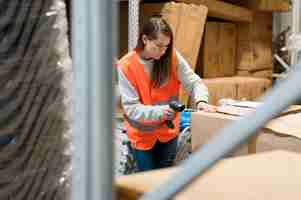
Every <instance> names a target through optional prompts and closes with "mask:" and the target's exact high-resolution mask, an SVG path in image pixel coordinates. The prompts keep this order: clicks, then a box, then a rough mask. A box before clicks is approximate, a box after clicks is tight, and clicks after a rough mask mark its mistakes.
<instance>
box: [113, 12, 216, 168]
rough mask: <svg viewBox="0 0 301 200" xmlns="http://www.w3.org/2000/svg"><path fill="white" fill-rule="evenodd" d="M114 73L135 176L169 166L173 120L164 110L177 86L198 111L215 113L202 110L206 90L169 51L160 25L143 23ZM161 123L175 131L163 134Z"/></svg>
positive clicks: (166, 29)
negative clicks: (137, 35)
mask: <svg viewBox="0 0 301 200" xmlns="http://www.w3.org/2000/svg"><path fill="white" fill-rule="evenodd" d="M118 72H119V73H118V74H119V90H120V94H121V101H122V107H123V109H124V112H125V127H126V129H127V134H128V137H129V140H130V142H131V147H132V149H133V155H134V159H135V160H136V163H137V165H138V166H137V167H138V170H139V171H146V170H151V169H157V168H162V167H168V166H171V165H172V163H173V160H174V158H175V155H176V146H177V135H178V133H179V114H178V113H175V112H174V111H173V110H172V109H171V108H169V106H168V104H169V102H170V101H171V100H177V99H178V96H179V88H180V84H182V85H183V86H184V88H185V90H186V91H187V92H188V93H189V94H191V96H192V98H193V100H194V103H195V105H196V107H197V108H198V109H200V110H204V111H208V112H215V111H216V107H215V106H212V105H209V104H207V102H208V90H207V87H206V86H205V85H204V84H203V83H202V80H201V79H200V78H199V76H198V75H196V74H195V73H194V72H193V71H192V70H191V68H190V66H189V64H188V63H187V62H186V61H185V60H184V58H183V57H182V56H181V55H180V54H179V53H178V52H177V51H176V50H175V49H174V48H173V34H172V31H171V28H170V26H169V25H168V24H167V23H166V21H165V20H164V19H162V18H159V17H153V18H151V19H149V21H148V22H147V23H146V24H145V25H144V26H143V28H142V31H141V33H140V35H139V39H138V43H137V47H136V48H135V49H134V50H133V51H131V52H129V53H128V54H126V55H125V56H124V57H122V58H121V59H120V60H119V62H118ZM167 120H172V121H173V123H174V125H175V128H173V129H171V128H168V127H167V126H166V121H167Z"/></svg>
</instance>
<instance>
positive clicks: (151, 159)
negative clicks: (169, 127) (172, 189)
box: [132, 137, 178, 172]
mask: <svg viewBox="0 0 301 200" xmlns="http://www.w3.org/2000/svg"><path fill="white" fill-rule="evenodd" d="M177 142H178V137H176V138H174V139H172V140H171V141H169V142H167V143H161V142H159V141H157V142H156V144H155V146H154V147H153V148H152V149H151V150H146V151H144V150H138V149H134V148H133V149H132V151H133V155H134V159H135V161H136V164H137V167H138V170H139V171H140V172H141V171H148V170H152V169H159V168H164V167H170V166H172V165H173V163H174V159H175V157H176V150H177Z"/></svg>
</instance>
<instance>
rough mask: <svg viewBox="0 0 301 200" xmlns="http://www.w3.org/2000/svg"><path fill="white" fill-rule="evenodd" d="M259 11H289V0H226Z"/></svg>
mask: <svg viewBox="0 0 301 200" xmlns="http://www.w3.org/2000/svg"><path fill="white" fill-rule="evenodd" d="M224 1H226V2H231V3H234V4H236V5H239V6H245V7H248V8H250V9H253V10H257V11H273V12H288V11H289V0H244V1H242V0H224Z"/></svg>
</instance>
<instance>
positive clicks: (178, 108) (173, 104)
mask: <svg viewBox="0 0 301 200" xmlns="http://www.w3.org/2000/svg"><path fill="white" fill-rule="evenodd" d="M169 107H170V108H171V109H173V110H174V111H175V112H182V111H183V110H184V109H185V105H183V104H181V103H180V102H178V101H176V100H172V101H170V102H169ZM166 125H167V127H168V128H171V129H174V128H175V125H174V124H173V123H172V121H171V120H167V121H166Z"/></svg>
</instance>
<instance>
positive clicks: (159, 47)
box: [143, 33, 170, 60]
mask: <svg viewBox="0 0 301 200" xmlns="http://www.w3.org/2000/svg"><path fill="white" fill-rule="evenodd" d="M143 42H144V50H143V51H144V56H145V57H146V58H152V59H155V60H159V59H160V58H161V57H162V56H163V55H164V54H165V51H166V50H167V48H168V45H169V43H170V37H169V36H167V35H164V34H163V33H159V34H158V37H157V39H154V40H149V39H148V38H147V37H143Z"/></svg>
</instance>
